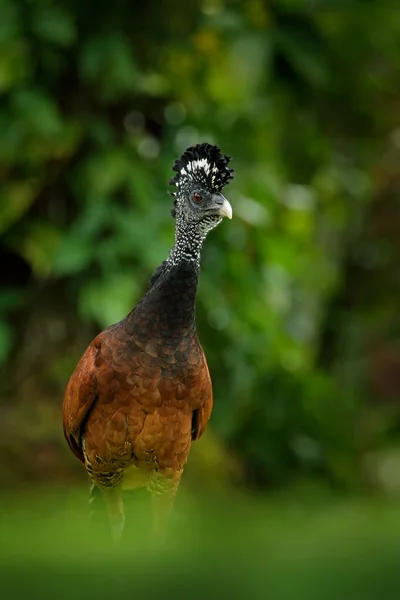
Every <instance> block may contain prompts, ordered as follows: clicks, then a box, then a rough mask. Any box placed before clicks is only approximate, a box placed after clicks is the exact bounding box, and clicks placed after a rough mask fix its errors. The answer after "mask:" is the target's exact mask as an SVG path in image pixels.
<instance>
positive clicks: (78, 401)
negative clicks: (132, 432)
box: [63, 334, 103, 462]
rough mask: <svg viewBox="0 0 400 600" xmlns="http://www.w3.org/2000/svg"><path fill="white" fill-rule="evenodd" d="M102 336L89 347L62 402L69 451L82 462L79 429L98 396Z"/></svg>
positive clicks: (81, 427)
mask: <svg viewBox="0 0 400 600" xmlns="http://www.w3.org/2000/svg"><path fill="white" fill-rule="evenodd" d="M102 337H103V334H100V335H98V336H97V337H96V338H95V339H94V340H93V342H92V343H91V344H90V345H89V347H88V348H87V350H86V352H85V353H84V354H83V356H82V358H81V359H80V361H79V363H78V364H77V366H76V368H75V370H74V372H73V373H72V375H71V378H70V380H69V382H68V385H67V388H66V390H65V395H64V403H63V425H64V435H65V438H66V440H67V442H68V444H69V447H70V448H71V450H72V452H73V453H74V454H75V456H77V457H78V458H79V460H80V461H82V462H84V456H83V451H82V440H81V435H82V429H83V427H84V424H85V422H86V421H87V419H88V416H89V414H90V412H91V410H92V409H93V407H94V405H95V403H96V400H97V397H98V389H97V388H98V381H97V377H96V370H97V365H96V359H97V357H98V356H99V353H100V350H101V343H102Z"/></svg>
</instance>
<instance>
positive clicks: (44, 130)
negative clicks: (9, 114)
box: [13, 88, 62, 137]
mask: <svg viewBox="0 0 400 600" xmlns="http://www.w3.org/2000/svg"><path fill="white" fill-rule="evenodd" d="M13 104H14V108H15V110H16V112H17V117H18V119H19V120H20V126H22V127H25V128H28V131H29V130H30V132H31V133H33V134H38V135H41V136H44V137H54V136H57V135H58V134H59V133H60V132H61V130H62V120H61V116H60V114H59V112H58V107H57V106H56V104H55V102H54V100H53V99H52V98H51V96H49V95H48V94H46V93H45V92H44V91H42V90H41V89H38V88H31V89H29V88H28V89H24V90H20V91H18V92H16V93H15V94H14V96H13Z"/></svg>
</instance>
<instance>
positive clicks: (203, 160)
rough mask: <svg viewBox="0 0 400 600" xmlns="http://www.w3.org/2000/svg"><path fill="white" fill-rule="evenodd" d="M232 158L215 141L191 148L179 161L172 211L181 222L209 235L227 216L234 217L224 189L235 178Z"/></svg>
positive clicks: (175, 177) (175, 168)
mask: <svg viewBox="0 0 400 600" xmlns="http://www.w3.org/2000/svg"><path fill="white" fill-rule="evenodd" d="M229 161H230V157H229V156H225V155H224V154H222V153H221V151H220V149H219V148H218V147H217V146H212V145H211V144H197V146H193V147H191V148H188V149H187V150H186V151H185V152H184V153H183V154H182V156H181V157H180V158H178V160H176V161H175V164H174V166H173V170H174V171H176V175H175V176H174V177H173V178H172V179H171V180H170V182H169V183H170V185H175V186H176V192H175V193H173V194H172V195H173V196H175V201H174V206H173V209H172V211H171V213H172V216H173V217H175V218H176V221H177V224H178V225H179V224H180V225H183V226H185V225H190V226H195V227H196V229H197V230H198V231H199V232H200V233H201V234H202V235H204V236H205V235H206V234H207V233H208V232H209V231H210V230H211V229H213V228H214V227H216V226H217V225H219V223H221V221H222V219H223V217H228V219H231V218H232V207H231V205H230V204H229V202H228V200H227V199H226V198H225V197H224V196H223V195H222V193H221V192H222V189H223V188H224V186H225V185H227V184H228V183H229V181H230V180H231V179H233V169H230V168H229V167H228V163H229Z"/></svg>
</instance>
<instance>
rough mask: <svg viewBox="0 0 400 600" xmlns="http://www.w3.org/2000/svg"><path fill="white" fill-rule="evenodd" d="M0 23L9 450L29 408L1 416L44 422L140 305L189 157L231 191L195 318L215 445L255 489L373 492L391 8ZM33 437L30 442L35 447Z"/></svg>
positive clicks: (55, 12)
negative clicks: (204, 162)
mask: <svg viewBox="0 0 400 600" xmlns="http://www.w3.org/2000/svg"><path fill="white" fill-rule="evenodd" d="M0 14H1V19H0V21H1V22H0V92H1V95H2V101H1V105H0V177H1V184H2V185H1V189H0V233H1V246H0V261H1V264H2V280H3V285H2V287H1V289H0V361H1V362H2V364H3V372H2V373H3V376H2V378H1V379H2V383H1V390H0V392H1V396H2V398H3V402H2V406H3V408H4V411H5V412H4V419H3V427H4V430H5V431H9V430H10V423H11V424H13V425H14V426H15V424H17V428H18V427H21V431H25V430H28V431H29V424H28V425H27V426H26V427H25V426H22V425H21V423H22V421H21V419H22V420H23V419H24V418H25V417H24V414H25V415H26V414H28V415H29V414H31V413H30V412H29V410H38V409H37V408H36V407H35V409H33V408H30V409H29V410H28V412H26V410H25V409H24V410H25V413H24V412H23V411H22V409H21V406H25V405H26V403H29V402H30V403H31V406H32V405H33V404H34V403H36V398H37V399H38V400H37V401H38V402H40V401H41V400H40V398H41V396H47V397H48V396H52V397H53V398H58V400H57V404H56V407H57V410H58V409H59V405H60V402H61V397H62V390H63V387H64V386H65V383H66V379H67V377H68V376H69V374H70V372H71V370H72V368H73V366H74V362H75V361H76V360H77V358H78V356H79V354H80V353H81V352H82V351H83V349H84V347H85V344H86V343H87V342H88V341H89V339H90V336H91V335H93V334H94V333H95V332H96V331H97V330H98V329H99V328H100V327H105V326H107V325H109V324H110V323H112V322H115V321H117V320H119V319H120V318H121V317H123V316H124V315H125V314H126V313H127V312H128V311H129V309H130V308H131V307H132V306H133V305H134V304H135V303H136V302H137V300H138V299H139V298H140V297H141V295H142V294H143V293H144V291H145V289H146V285H147V282H148V279H149V277H150V275H151V273H152V271H153V270H154V269H155V267H156V266H157V265H158V264H159V263H160V262H161V261H162V260H163V259H164V258H165V256H166V254H167V252H168V250H169V248H170V247H171V245H172V242H173V221H172V219H171V218H170V215H169V212H170V208H171V200H170V199H169V197H168V195H167V188H168V186H167V182H168V179H169V177H170V175H171V166H172V164H173V161H174V160H175V158H176V156H177V155H178V154H179V153H180V152H181V151H182V150H184V149H185V148H186V147H187V146H188V145H190V144H192V143H196V142H198V141H209V142H215V143H218V145H220V146H221V148H222V149H223V151H224V152H226V153H227V154H231V155H232V156H233V161H232V166H233V167H234V168H235V170H236V179H235V181H234V182H233V184H232V185H230V186H229V188H227V190H226V193H227V196H228V198H229V200H230V201H231V203H232V206H233V211H234V219H233V220H232V222H229V223H224V224H223V225H221V227H220V228H219V229H218V230H217V231H215V232H213V233H212V234H211V235H210V236H209V238H208V240H207V243H206V246H205V249H204V253H203V261H202V276H201V282H200V289H199V299H198V330H199V334H200V338H201V340H202V343H203V346H204V348H205V350H206V354H207V357H208V361H209V365H210V370H211V373H212V376H213V382H214V388H215V397H216V398H215V410H214V414H213V419H212V428H213V430H214V432H215V433H216V434H217V437H219V438H221V439H222V440H224V442H226V444H227V446H228V448H229V450H230V452H232V454H233V456H235V457H236V458H235V460H236V461H237V464H238V465H239V466H238V469H237V470H236V473H237V475H238V476H239V477H241V478H244V479H246V480H247V481H248V482H251V483H255V484H257V485H260V486H264V485H267V484H273V485H278V484H279V485H280V484H286V483H287V482H293V481H295V480H296V479H298V478H302V477H306V478H308V477H314V476H316V477H324V478H325V479H326V480H327V481H328V482H331V483H332V484H334V485H338V486H344V487H347V488H348V487H350V488H352V487H358V486H359V485H360V484H362V483H365V482H367V483H373V484H379V485H381V484H384V485H387V486H389V488H390V489H391V488H392V487H393V486H392V483H393V482H392V471H393V469H389V471H388V468H387V460H386V458H387V456H386V454H385V467H384V468H383V467H382V468H381V464H382V462H383V459H382V460H381V459H380V458H379V456H378V455H376V451H377V449H381V448H387V449H388V452H389V453H390V452H392V451H395V450H396V444H397V442H396V434H397V433H398V427H399V426H400V411H399V408H398V404H397V403H396V402H394V401H393V400H396V399H398V396H399V394H398V389H399V388H398V383H399V377H398V375H397V369H396V368H395V367H396V365H400V352H399V345H398V333H399V331H398V320H396V319H397V317H396V315H398V308H399V304H398V296H397V301H396V300H395V298H396V291H397V293H398V291H399V289H398V288H399V281H398V259H399V256H400V252H399V242H398V229H396V225H395V224H396V223H397V225H399V226H400V217H399V209H398V203H396V200H393V198H392V197H396V189H397V191H398V190H399V185H398V179H399V167H398V164H400V162H399V161H398V159H399V147H400V142H399V130H398V129H396V127H397V126H398V122H397V121H398V106H399V101H400V94H399V89H400V87H399V83H400V75H399V70H400V54H399V52H398V41H399V36H400V11H399V10H398V9H397V7H395V6H393V4H392V3H390V2H387V1H386V0H380V1H379V2H373V1H361V0H358V1H357V0H349V1H347V2H341V1H339V0H315V1H313V2H311V1H304V2H301V1H299V2H293V1H290V0H275V1H274V2H267V1H266V0H249V1H246V2H238V1H234V0H232V1H229V0H226V1H224V0H203V1H200V0H196V1H194V2H191V3H183V2H181V1H180V0H169V1H168V2H167V1H165V0H162V1H159V2H157V3H150V2H147V3H141V4H140V5H139V4H138V3H132V2H131V3H128V2H122V1H121V2H120V1H119V0H116V1H115V2H113V3H100V4H99V3H95V2H92V1H91V0H89V1H88V2H85V3H83V2H76V1H75V0H67V1H65V2H63V3H61V4H60V3H57V2H55V0H36V1H35V2H31V1H29V0H18V1H15V0H0ZM396 182H397V183H396ZM396 185H397V188H396ZM382 214H383V215H385V219H383V220H382V218H381V219H380V220H379V218H378V219H377V218H376V216H377V215H378V217H382ZM396 231H397V234H396ZM396 269H397V270H396ZM396 273H397V276H396V275H395V274H396ZM42 303H43V309H42V310H41V305H42ZM50 313H51V315H52V317H51V318H50ZM54 313H56V315H57V316H58V321H57V323H58V325H57V327H58V329H57V327H56V325H54V323H53V320H52V319H53V316H54ZM67 315H68V316H67ZM32 323H33V324H32ZM396 329H397V331H396ZM82 331H83V332H84V335H83V337H84V340H80V341H79V342H76V338H77V336H78V335H79V334H80V332H82ZM74 336H75V338H74ZM71 339H75V343H74V345H73V346H71ZM54 340H55V341H56V342H57V344H58V345H56V347H55V346H54V345H52V344H53V342H54ZM56 342H54V343H56ZM32 348H33V349H32ZM46 348H47V349H48V351H46ZM385 357H386V358H385ZM29 365H31V367H32V368H31V369H30V367H29ZM38 365H39V367H38ZM393 365H394V366H393ZM32 371H33V372H34V374H33V375H32V373H31V372H32ZM28 372H29V373H30V374H31V375H30V377H27V378H26V381H27V382H29V383H26V384H25V387H24V385H20V384H21V381H22V380H23V379H24V374H26V373H28ZM35 377H36V379H37V380H38V381H39V383H37V385H36V388H37V389H36V394H34V391H33V390H34V388H35V386H34V384H33V381H34V380H35ZM382 382H383V383H382ZM22 396H23V400H21V397H22ZM28 396H29V397H28ZM11 401H12V402H11ZM54 402H55V400H54ZM5 407H7V408H6V409H5ZM53 407H54V405H53ZM0 408H1V405H0ZM12 410H14V411H15V415H19V416H14V417H13V416H12V414H11V412H12ZM18 410H19V411H20V412H19V413H18ZM57 410H56V411H54V412H53V413H52V415H53V416H54V415H57V414H58V412H57ZM10 411H11V412H10ZM34 414H35V415H36V417H37V413H34ZM10 415H11V416H10ZM36 417H35V418H36ZM42 417H43V415H41V419H39V421H40V423H41V426H40V427H39V429H38V430H37V431H41V432H42V433H41V434H38V433H37V432H36V434H33V433H32V431H31V432H30V433H29V434H28V435H30V436H31V438H32V440H33V441H34V442H35V443H36V442H37V438H40V439H41V442H43V440H44V441H48V442H49V444H51V443H52V442H53V441H54V436H55V434H54V433H53V432H54V427H58V424H57V425H55V421H54V420H51V418H49V426H48V427H47V429H46V426H45V425H43V423H44V421H45V420H43V418H42ZM35 422H38V421H37V420H36V421H35ZM52 428H53V429H52ZM396 428H397V429H396ZM31 429H32V427H31ZM14 431H15V427H14ZM41 436H42V437H41ZM46 436H47V437H46ZM10 439H11V438H10V437H9V436H8V437H7V433H5V434H4V436H3V445H4V444H5V443H6V442H5V440H8V441H9V440H10ZM57 439H58V438H57ZM32 440H31V441H32ZM8 441H7V443H8ZM10 443H11V442H10ZM204 443H206V442H204ZM44 448H45V450H43V449H42V450H43V452H45V451H47V452H48V453H49V452H51V448H52V446H51V445H50V446H49V447H47V446H45V447H44ZM46 448H47V450H46ZM49 448H50V450H49ZM9 452H11V451H10V450H9ZM12 456H13V460H16V458H15V455H14V454H12ZM385 469H386V470H385ZM381 471H382V472H383V473H384V474H383V475H382V473H381ZM58 472H59V471H58V470H57V468H55V467H54V468H53V471H52V473H53V475H52V476H53V477H57V473H58ZM388 472H389V475H388ZM388 481H389V483H387V482H388Z"/></svg>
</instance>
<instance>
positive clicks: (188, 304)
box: [137, 225, 205, 336]
mask: <svg viewBox="0 0 400 600" xmlns="http://www.w3.org/2000/svg"><path fill="white" fill-rule="evenodd" d="M204 238H205V235H203V234H202V233H201V232H196V230H194V229H193V230H192V231H188V228H185V229H183V228H182V229H181V228H180V227H179V226H178V225H177V227H176V232H175V244H174V247H173V248H172V250H171V252H170V255H169V257H168V258H167V260H166V261H164V263H163V264H162V265H160V267H159V268H158V269H157V271H156V273H155V274H154V275H153V278H152V281H153V285H152V287H151V288H150V289H149V291H148V292H147V294H146V295H145V297H144V298H143V300H142V302H141V303H140V304H141V305H142V309H143V311H144V313H145V314H147V315H151V319H152V324H153V326H154V328H155V330H156V331H157V332H158V333H160V335H163V336H164V335H165V336H171V335H172V334H174V333H179V334H181V335H182V334H183V332H185V331H186V332H192V333H195V331H196V316H195V311H196V292H197V284H198V278H199V269H200V254H201V247H202V244H203V241H204ZM137 308H138V307H137Z"/></svg>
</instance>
